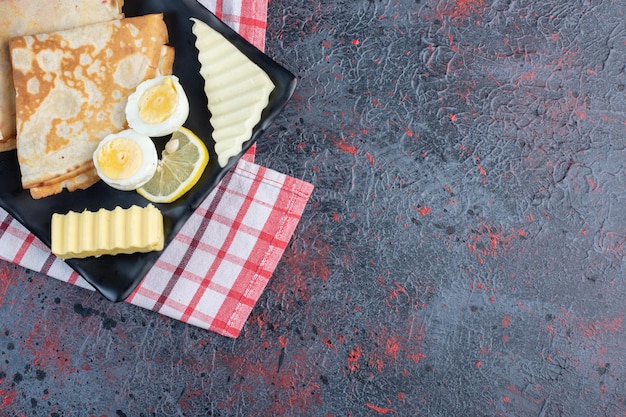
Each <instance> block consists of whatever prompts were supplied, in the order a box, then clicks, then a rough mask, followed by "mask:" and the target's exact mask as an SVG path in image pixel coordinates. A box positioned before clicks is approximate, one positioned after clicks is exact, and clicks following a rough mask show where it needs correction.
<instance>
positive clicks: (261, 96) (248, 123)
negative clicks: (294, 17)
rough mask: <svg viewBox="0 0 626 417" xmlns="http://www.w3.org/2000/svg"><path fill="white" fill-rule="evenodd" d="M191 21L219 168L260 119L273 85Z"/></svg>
mask: <svg viewBox="0 0 626 417" xmlns="http://www.w3.org/2000/svg"><path fill="white" fill-rule="evenodd" d="M191 20H192V21H193V26H192V32H193V34H194V35H195V36H196V42H195V45H196V49H198V61H200V74H201V75H202V77H203V78H204V92H205V94H206V97H207V100H208V108H209V111H210V112H211V126H213V140H214V141H215V153H217V159H218V162H219V164H220V166H222V167H223V166H225V165H226V163H227V162H228V159H229V158H230V157H231V156H235V155H237V154H238V153H239V152H241V149H242V145H243V143H244V142H245V141H247V140H249V139H250V138H251V137H252V129H253V128H254V126H256V125H257V123H259V121H260V120H261V113H262V112H263V109H265V107H267V105H268V103H269V96H270V93H271V92H272V91H273V90H274V88H275V85H274V83H273V82H272V80H271V79H270V77H269V76H268V75H267V73H266V72H265V71H263V70H262V69H261V68H260V67H259V66H258V65H256V64H255V63H254V62H252V61H251V60H250V59H249V58H248V57H247V56H246V55H244V54H243V53H242V52H241V51H240V50H239V49H237V47H236V46H235V45H233V44H232V43H230V42H229V41H228V40H227V39H226V38H225V37H224V36H222V34H220V33H219V32H217V31H216V30H215V29H213V28H211V27H210V26H209V25H207V24H206V23H204V22H202V21H200V20H197V19H193V18H192V19H191Z"/></svg>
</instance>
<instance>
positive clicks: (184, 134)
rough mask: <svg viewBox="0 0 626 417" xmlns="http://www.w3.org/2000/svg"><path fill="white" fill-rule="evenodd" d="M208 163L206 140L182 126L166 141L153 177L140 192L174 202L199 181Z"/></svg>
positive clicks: (154, 198)
mask: <svg viewBox="0 0 626 417" xmlns="http://www.w3.org/2000/svg"><path fill="white" fill-rule="evenodd" d="M208 162H209V151H208V150H207V148H206V146H205V145H204V142H202V140H201V139H200V138H199V137H198V136H196V135H195V134H194V133H193V132H192V131H191V130H189V129H187V128H184V127H181V128H179V129H178V130H177V131H175V132H174V133H172V137H171V138H170V140H169V141H168V142H167V143H166V144H165V149H163V153H162V154H161V159H160V160H159V163H158V166H157V170H156V173H155V174H154V176H153V177H152V178H151V179H150V181H148V182H147V183H146V184H144V185H143V187H141V188H138V189H137V192H138V193H139V194H140V195H141V196H143V197H145V198H146V199H148V200H150V201H152V202H154V203H171V202H172V201H175V200H177V199H179V198H180V197H182V196H183V194H185V193H186V192H187V191H189V190H190V189H191V187H193V186H194V185H195V184H196V183H197V182H198V180H199V179H200V176H201V175H202V173H203V172H204V169H205V168H206V166H207V163H208Z"/></svg>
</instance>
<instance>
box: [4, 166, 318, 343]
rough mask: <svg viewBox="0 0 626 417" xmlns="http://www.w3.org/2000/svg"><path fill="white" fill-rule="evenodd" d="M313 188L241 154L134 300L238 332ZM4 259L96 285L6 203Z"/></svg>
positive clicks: (184, 318)
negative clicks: (12, 213)
mask: <svg viewBox="0 0 626 417" xmlns="http://www.w3.org/2000/svg"><path fill="white" fill-rule="evenodd" d="M312 190H313V186H312V185H311V184H309V183H307V182H304V181H301V180H298V179H295V178H292V177H289V176H287V175H284V174H281V173H279V172H276V171H273V170H270V169H267V168H264V167H262V166H259V165H256V164H253V163H251V162H247V161H243V160H242V161H240V162H239V164H237V166H236V167H235V168H234V169H233V170H231V171H230V172H229V173H228V174H227V175H226V176H225V177H224V179H223V180H222V181H221V182H220V184H219V185H218V186H217V187H216V188H215V189H214V190H213V192H212V193H211V194H210V195H209V197H208V198H207V199H206V200H205V201H204V202H203V203H202V205H201V206H200V207H199V208H198V209H197V210H196V211H195V212H194V213H193V214H192V216H191V217H190V219H189V220H188V221H187V223H185V225H184V226H183V228H182V229H181V231H180V233H179V234H178V235H176V237H175V238H174V240H173V241H172V243H170V245H169V246H168V247H167V248H166V249H165V250H164V251H163V254H162V255H161V256H160V257H159V259H158V260H157V262H156V264H155V265H154V266H153V267H152V269H151V270H150V271H149V272H148V274H147V275H146V277H145V278H144V279H143V281H141V283H140V284H139V286H138V287H137V288H136V289H135V291H134V292H133V293H132V294H131V295H130V296H129V297H128V298H127V299H126V301H127V302H130V303H132V304H135V305H138V306H141V307H144V308H147V309H150V310H153V311H156V312H159V313H161V314H164V315H166V316H169V317H172V318H174V319H177V320H181V321H183V322H186V323H189V324H192V325H195V326H198V327H201V328H204V329H208V330H213V331H215V332H217V333H220V334H222V335H224V336H229V337H237V336H238V335H239V332H240V331H241V329H242V328H243V326H244V324H245V322H246V320H247V318H248V315H249V314H250V311H251V310H252V308H253V307H254V305H255V303H256V301H257V299H258V298H259V296H260V295H261V293H262V292H263V290H264V289H265V286H266V284H267V282H268V280H269V278H270V277H271V275H272V273H273V272H274V269H275V268H276V265H277V264H278V261H279V260H280V258H281V256H282V254H283V252H284V250H285V248H286V247H287V244H288V243H289V240H290V238H291V235H292V234H293V231H294V229H295V227H296V226H297V224H298V222H299V221H300V216H301V215H302V211H303V210H304V208H305V206H306V203H307V201H308V199H309V197H310V195H311V192H312ZM0 258H3V259H6V260H8V261H11V262H14V263H16V264H19V265H22V266H24V267H26V268H29V269H31V270H34V271H38V272H42V273H44V274H47V275H49V276H52V277H54V278H57V279H60V280H62V281H66V282H69V283H72V284H76V285H79V286H81V287H84V288H91V286H90V285H89V284H88V283H87V282H86V281H84V280H83V279H82V278H81V277H80V276H79V275H78V274H77V273H76V272H75V271H74V270H72V269H71V268H70V267H69V266H67V264H65V263H64V262H63V261H61V260H60V259H58V258H57V257H55V256H54V255H52V254H51V253H50V250H49V249H48V248H47V247H46V246H45V245H44V244H43V243H41V241H39V240H38V239H37V238H35V237H34V235H32V234H31V233H30V232H28V230H26V229H25V228H24V227H23V226H22V225H21V224H20V223H18V222H17V221H16V220H15V219H13V218H12V217H11V216H10V215H9V214H7V213H6V212H5V211H4V210H2V209H0Z"/></svg>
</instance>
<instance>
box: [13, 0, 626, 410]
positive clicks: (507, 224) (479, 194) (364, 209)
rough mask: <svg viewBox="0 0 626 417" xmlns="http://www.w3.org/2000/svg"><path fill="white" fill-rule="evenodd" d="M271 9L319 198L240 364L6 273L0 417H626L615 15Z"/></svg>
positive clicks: (285, 150) (306, 173) (288, 149)
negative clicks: (294, 83) (292, 76)
mask: <svg viewBox="0 0 626 417" xmlns="http://www.w3.org/2000/svg"><path fill="white" fill-rule="evenodd" d="M293 3H296V2H292V1H287V0H271V2H270V3H269V16H268V23H269V28H268V41H267V52H268V54H269V55H270V56H273V57H275V58H276V59H277V60H278V61H279V62H281V63H284V64H285V65H286V66H287V67H288V68H290V69H291V70H293V71H294V72H295V73H297V74H298V78H299V86H298V89H297V91H296V94H295V96H294V99H293V100H292V102H291V103H290V104H289V105H288V107H287V109H286V111H285V112H283V113H282V115H281V116H280V117H279V119H278V121H277V123H276V124H275V125H274V126H273V127H272V128H271V129H270V130H268V132H267V134H266V135H265V137H264V138H263V139H262V140H261V141H260V143H259V145H258V157H257V161H258V162H259V163H261V164H263V165H266V166H269V167H271V168H273V169H276V170H278V171H282V172H285V173H288V174H291V175H293V176H296V177H299V178H302V179H305V180H307V181H310V182H312V183H314V184H315V186H316V190H315V192H314V195H313V197H312V199H311V202H310V204H309V206H308V208H307V211H306V212H305V214H304V217H303V220H302V222H301V224H300V226H299V228H298V230H297V232H296V234H295V236H294V238H293V240H292V243H291V245H290V246H289V248H288V249H287V251H286V253H285V255H284V257H283V259H282V262H281V264H280V265H279V268H278V269H277V271H276V273H275V275H274V277H273V278H272V280H271V281H270V284H269V286H268V288H267V290H266V292H265V293H264V294H263V296H262V297H261V299H260V300H259V303H258V305H257V306H256V308H255V309H254V311H253V314H252V316H251V317H250V319H249V321H248V324H247V325H246V327H245V328H244V331H243V333H242V335H241V336H240V337H239V338H238V339H236V340H230V339H226V338H223V337H221V336H217V335H215V334H212V333H208V332H206V331H203V330H199V329H196V328H194V327H191V326H188V325H184V324H181V323H179V322H176V321H172V320H169V319H166V318H163V317H161V316H158V315H156V314H154V313H152V312H149V311H145V310H142V309H139V308H136V307H133V306H130V305H126V304H111V303H109V302H107V301H106V300H103V299H102V298H101V297H100V296H98V295H96V294H90V293H88V292H86V291H84V290H81V289H78V288H73V287H71V286H68V285H67V284H64V283H60V282H56V281H55V280H53V279H49V278H47V277H44V276H40V275H33V274H32V273H29V272H27V271H24V270H22V269H18V268H16V267H13V266H10V265H8V264H6V263H0V321H1V323H2V324H1V325H0V327H1V328H0V410H1V411H0V415H2V416H4V415H7V416H110V417H115V416H153V415H155V416H205V415H206V416H274V415H284V416H301V415H304V416H306V415H311V416H313V415H315V416H378V415H393V416H416V415H424V416H426V415H427V416H537V417H548V416H580V417H583V416H584V417H587V416H623V415H624V414H626V386H625V384H626V362H625V359H624V358H625V357H626V327H625V324H624V319H625V318H624V312H625V311H626V310H625V305H626V278H625V272H626V271H625V268H624V257H625V255H626V211H625V210H624V203H625V202H626V177H625V176H624V174H625V170H626V114H625V111H626V99H625V97H624V94H625V92H624V84H625V83H626V79H625V77H624V66H625V61H626V58H625V57H626V44H625V41H626V26H625V23H624V19H625V17H626V16H625V7H626V6H625V5H624V3H623V1H620V0H593V1H592V0H560V1H557V0H554V1H545V0H544V1H531V0H517V1H515V0H512V1H499V0H493V1H489V0H448V1H440V2H437V1H434V0H431V1H426V0H421V1H415V0H397V1H358V0H357V1H344V0H331V1H328V2H319V1H306V0H305V1H303V2H300V3H299V4H297V5H294V4H293Z"/></svg>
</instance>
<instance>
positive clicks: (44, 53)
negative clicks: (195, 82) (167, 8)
mask: <svg viewBox="0 0 626 417" xmlns="http://www.w3.org/2000/svg"><path fill="white" fill-rule="evenodd" d="M167 41H168V37H167V27H166V26H165V22H164V21H163V15H162V14H152V15H146V16H139V17H133V18H126V19H121V20H112V21H108V22H102V23H95V24H92V25H86V26H81V27H77V28H73V29H68V30H64V31H59V32H53V33H50V34H40V35H32V36H21V37H17V38H13V39H11V41H10V51H11V60H12V65H13V78H14V84H15V90H16V102H15V103H16V121H17V156H18V162H19V165H20V170H21V175H22V185H23V187H24V188H27V189H30V192H31V195H32V196H33V197H34V198H41V197H45V196H48V195H52V194H56V193H59V192H61V191H62V190H63V188H67V189H68V190H70V191H73V190H75V189H81V188H87V187H89V186H90V185H92V184H93V183H95V182H96V181H98V176H97V174H96V172H95V169H94V167H93V161H92V154H93V152H94V150H95V149H96V147H97V145H98V142H99V141H100V140H101V139H103V138H104V137H105V136H106V135H108V134H110V133H114V132H119V131H121V130H123V129H124V128H126V126H127V125H126V118H125V114H124V107H125V105H126V101H127V97H128V96H129V95H130V94H131V93H132V92H133V91H134V90H135V87H136V86H137V85H138V84H139V83H141V82H142V81H144V80H147V79H149V78H153V77H155V76H157V75H160V74H169V73H171V65H172V61H173V57H172V55H173V49H172V48H171V47H167V46H165V44H166V43H167ZM159 65H166V66H168V67H167V68H159Z"/></svg>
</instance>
